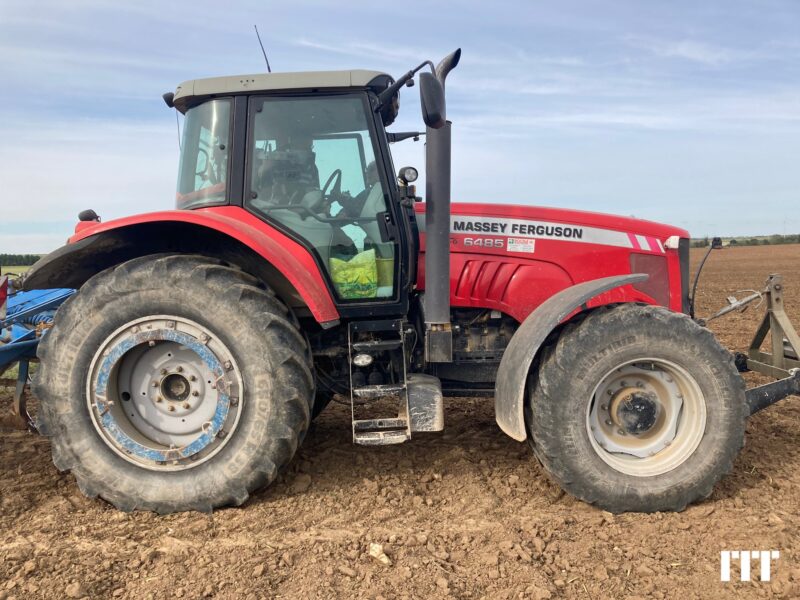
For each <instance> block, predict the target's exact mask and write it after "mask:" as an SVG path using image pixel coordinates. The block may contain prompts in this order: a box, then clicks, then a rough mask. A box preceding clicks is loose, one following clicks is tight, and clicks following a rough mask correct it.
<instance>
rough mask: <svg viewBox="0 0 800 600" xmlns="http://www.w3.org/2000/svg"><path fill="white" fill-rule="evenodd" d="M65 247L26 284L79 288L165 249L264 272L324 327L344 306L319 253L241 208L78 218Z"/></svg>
mask: <svg viewBox="0 0 800 600" xmlns="http://www.w3.org/2000/svg"><path fill="white" fill-rule="evenodd" d="M76 229H77V231H76V233H75V235H74V236H72V237H71V238H70V240H69V243H67V244H66V245H65V246H62V247H61V248H59V249H58V250H55V251H54V252H52V253H50V254H48V255H47V256H45V257H44V258H42V259H41V260H40V261H39V262H37V263H36V264H35V265H34V266H33V268H32V269H31V270H30V271H29V272H28V274H27V277H26V278H25V280H24V282H23V286H24V289H26V290H30V289H41V288H52V287H59V288H63V287H70V288H78V287H80V286H81V285H82V284H83V283H84V282H86V281H87V280H88V279H89V278H90V277H92V276H93V275H95V274H96V273H99V272H100V271H102V270H104V269H107V268H110V267H113V266H115V265H118V264H120V263H122V262H125V261H127V260H131V259H133V258H137V257H139V256H146V255H149V254H158V253H163V252H173V253H195V254H203V255H206V256H209V257H214V258H219V259H221V260H225V261H227V262H230V263H232V264H235V265H237V266H239V267H241V268H242V269H244V270H246V271H248V272H250V273H251V274H252V275H255V276H256V277H259V278H261V279H262V280H263V281H264V282H265V283H268V284H269V285H271V286H273V288H275V290H276V292H277V293H278V295H279V296H280V297H281V299H283V300H284V301H285V302H287V304H289V305H290V306H293V307H307V309H308V311H309V312H310V313H311V315H312V316H313V317H314V318H315V319H316V321H317V322H318V323H320V324H321V325H322V326H323V327H327V326H331V325H334V324H335V323H337V322H338V319H339V312H338V311H337V310H336V306H335V304H334V302H333V299H332V297H331V294H330V292H329V291H328V287H327V285H326V283H325V280H324V279H323V277H322V274H321V273H320V269H319V267H318V265H317V263H316V260H315V259H314V257H313V256H312V255H311V253H309V251H308V250H306V249H305V248H304V247H303V246H301V245H300V244H299V243H297V242H296V241H294V240H293V239H291V238H290V237H288V236H286V235H285V234H284V233H282V232H281V231H278V230H277V229H275V228H274V227H272V226H270V225H269V224H268V223H265V222H264V221H261V220H260V219H258V218H256V217H255V216H254V215H252V214H250V213H248V212H247V211H245V210H243V209H242V208H239V207H233V206H224V207H215V208H209V209H201V210H192V211H188V210H179V211H163V212H156V213H147V214H143V215H137V216H134V217H126V218H124V219H117V220H115V221H109V222H107V223H80V224H79V226H78V228H76Z"/></svg>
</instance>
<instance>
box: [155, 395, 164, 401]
mask: <svg viewBox="0 0 800 600" xmlns="http://www.w3.org/2000/svg"><path fill="white" fill-rule="evenodd" d="M163 401H164V399H163V398H162V397H161V396H159V397H158V398H156V402H163Z"/></svg>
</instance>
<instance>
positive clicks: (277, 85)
mask: <svg viewBox="0 0 800 600" xmlns="http://www.w3.org/2000/svg"><path fill="white" fill-rule="evenodd" d="M393 81H394V79H393V78H392V77H391V76H390V75H388V74H386V73H381V72H380V71H367V70H364V69H355V70H351V71H303V72H296V73H257V74H254V75H230V76H227V77H209V78H206V79H191V80H189V81H184V82H183V83H181V84H180V85H179V86H178V87H177V89H176V90H175V97H174V99H173V102H174V103H175V105H176V106H177V107H178V108H179V109H181V110H185V109H186V108H187V107H188V105H189V104H191V103H192V100H193V99H194V98H205V97H209V96H220V95H226V94H243V93H253V92H272V91H279V90H298V91H300V90H316V89H348V88H369V87H373V88H375V90H376V91H381V90H384V89H386V87H387V86H388V85H389V84H391V83H392V82H393Z"/></svg>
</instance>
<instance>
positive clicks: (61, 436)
mask: <svg viewBox="0 0 800 600" xmlns="http://www.w3.org/2000/svg"><path fill="white" fill-rule="evenodd" d="M295 323H296V322H295V321H294V320H293V319H292V317H291V315H290V313H289V311H288V309H287V308H286V307H285V306H284V305H283V304H282V303H281V302H280V301H278V300H277V299H276V298H275V296H274V295H273V294H272V292H271V291H270V290H268V289H265V287H264V286H263V285H261V284H260V282H258V281H257V280H256V279H254V278H252V277H250V276H249V275H247V274H245V273H242V272H241V271H239V270H238V269H235V268H231V267H229V266H226V265H223V264H221V263H218V262H214V261H213V260H210V259H208V258H205V257H197V256H155V257H144V258H141V259H135V260H132V261H130V262H127V263H124V264H122V265H120V266H118V267H116V268H113V269H109V270H108V271H105V272H103V273H100V274H99V275H97V276H95V277H93V278H92V279H91V280H89V281H88V282H87V283H86V284H85V285H84V286H83V287H82V288H81V290H80V291H79V293H78V294H76V296H75V297H74V298H73V299H71V300H70V301H69V302H68V303H66V304H65V305H64V306H62V308H61V309H60V310H59V311H58V313H57V315H56V320H55V324H54V327H53V330H52V331H51V333H50V334H49V335H48V336H46V337H45V339H44V340H43V342H42V344H41V345H40V347H39V354H40V357H41V359H42V366H41V369H40V372H39V376H38V379H37V382H36V384H35V392H36V394H37V395H38V396H39V398H40V400H41V405H42V412H43V415H42V416H43V418H44V419H45V420H46V422H47V425H48V431H49V433H50V435H51V437H52V449H53V458H54V461H55V463H56V466H57V467H58V468H59V469H61V470H70V471H72V473H73V474H74V475H75V477H76V479H77V481H78V485H79V486H80V488H81V490H82V491H83V492H84V493H85V494H87V495H88V496H91V497H94V496H100V497H102V498H104V499H106V500H108V501H109V502H111V503H113V504H114V505H116V506H117V507H118V508H121V509H124V510H133V509H145V510H155V511H158V512H162V513H164V512H173V511H178V510H188V509H195V510H202V511H210V510H212V509H213V508H215V507H218V506H224V505H228V504H241V503H242V502H244V501H245V500H246V499H247V497H248V495H249V494H250V493H251V492H252V491H254V490H256V489H258V488H259V487H262V486H264V485H267V484H268V483H270V482H271V481H272V480H273V479H274V478H275V476H276V474H277V472H278V471H279V470H280V469H281V468H282V467H284V466H285V465H286V464H287V463H288V462H289V460H290V459H291V458H292V456H293V455H294V452H295V450H296V449H297V446H298V443H299V440H301V439H302V436H303V435H304V434H305V431H306V429H307V428H308V424H309V419H310V414H309V412H310V411H309V409H310V402H311V400H312V398H313V396H314V385H313V379H312V376H311V368H310V364H309V362H310V359H309V356H310V355H309V352H308V348H307V345H306V342H305V339H304V337H303V336H302V335H301V334H300V332H299V331H298V329H297V327H296V324H295Z"/></svg>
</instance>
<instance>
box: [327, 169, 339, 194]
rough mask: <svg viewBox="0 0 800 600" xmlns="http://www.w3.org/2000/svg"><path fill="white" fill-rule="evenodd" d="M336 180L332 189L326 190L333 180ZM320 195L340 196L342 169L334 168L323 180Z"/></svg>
mask: <svg viewBox="0 0 800 600" xmlns="http://www.w3.org/2000/svg"><path fill="white" fill-rule="evenodd" d="M334 179H335V180H336V183H334V185H333V189H332V190H331V191H330V193H329V192H328V188H329V187H330V185H331V183H333V180H334ZM322 195H323V196H334V195H336V196H341V195H342V170H341V169H336V170H335V171H334V172H333V173H331V175H330V177H328V180H327V181H326V182H325V185H323V186H322Z"/></svg>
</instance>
